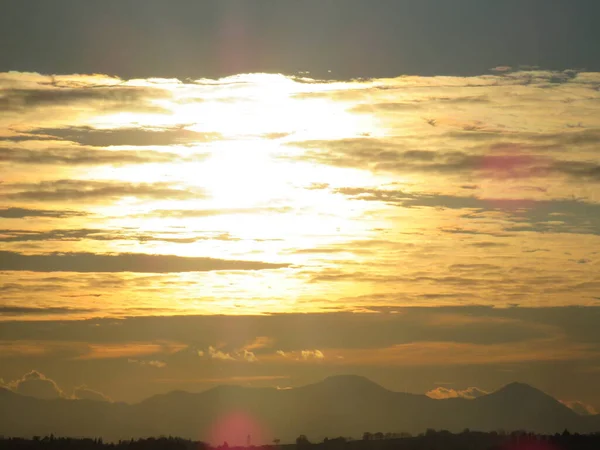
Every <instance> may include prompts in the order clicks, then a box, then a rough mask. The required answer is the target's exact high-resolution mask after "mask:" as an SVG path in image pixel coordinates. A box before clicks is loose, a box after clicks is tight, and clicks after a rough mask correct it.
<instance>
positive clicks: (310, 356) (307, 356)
mask: <svg viewBox="0 0 600 450" xmlns="http://www.w3.org/2000/svg"><path fill="white" fill-rule="evenodd" d="M300 357H301V358H302V359H303V360H304V361H308V360H321V359H325V355H324V354H323V352H322V351H321V350H302V351H301V352H300Z"/></svg>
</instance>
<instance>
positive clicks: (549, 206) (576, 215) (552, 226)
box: [333, 187, 600, 245]
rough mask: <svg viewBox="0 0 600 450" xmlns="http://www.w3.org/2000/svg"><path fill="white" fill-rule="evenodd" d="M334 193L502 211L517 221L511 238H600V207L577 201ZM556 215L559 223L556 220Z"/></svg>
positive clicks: (419, 205) (507, 228)
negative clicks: (547, 234)
mask: <svg viewBox="0 0 600 450" xmlns="http://www.w3.org/2000/svg"><path fill="white" fill-rule="evenodd" d="M333 191H334V192H335V193H338V194H342V195H344V196H347V197H349V198H352V199H354V200H359V201H374V202H381V203H382V204H387V205H393V206H399V207H403V208H423V207H428V208H447V209H454V210H461V209H464V210H471V211H474V212H475V213H484V212H491V211H501V212H503V213H505V214H508V215H509V217H511V218H513V220H514V221H515V224H514V225H506V226H505V227H504V231H505V232H507V233H509V234H510V233H515V232H532V231H537V232H553V233H577V234H596V235H600V204H598V203H593V202H585V201H582V200H578V199H557V200H534V199H527V198H480V197H475V196H456V195H444V194H426V193H412V192H405V191H402V190H388V189H377V188H361V187H357V188H355V187H342V188H336V189H334V190H333ZM557 215H559V216H560V220H556V216H557ZM495 245H498V244H495Z"/></svg>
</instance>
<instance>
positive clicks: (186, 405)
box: [0, 375, 600, 445]
mask: <svg viewBox="0 0 600 450" xmlns="http://www.w3.org/2000/svg"><path fill="white" fill-rule="evenodd" d="M428 428H433V429H436V430H440V429H445V430H449V431H452V432H460V431H462V430H464V429H465V428H469V429H471V430H479V431H493V430H500V429H502V430H506V431H512V430H527V431H532V432H537V433H556V432H562V431H563V430H564V429H568V430H569V431H571V432H579V433H589V432H598V431H600V415H593V416H581V415H579V414H577V413H575V412H574V411H572V410H571V409H569V408H568V407H567V406H565V405H563V404H562V403H561V402H559V401H558V400H556V399H554V398H552V397H551V396H549V395H547V394H545V393H544V392H542V391H540V390H538V389H536V388H534V387H531V386H529V385H526V384H522V383H512V384H509V385H507V386H504V387H503V388H501V389H499V390H497V391H495V392H493V393H490V394H487V395H483V396H481V397H478V398H475V399H464V398H449V399H442V400H437V399H432V398H429V397H427V396H426V395H417V394H408V393H403V392H394V391H390V390H387V389H385V388H383V387H382V386H380V385H378V384H376V383H374V382H372V381H370V380H368V379H366V378H363V377H359V376H354V375H343V376H335V377H330V378H326V379H325V380H323V381H321V382H319V383H315V384H311V385H307V386H302V387H298V388H293V389H276V388H249V387H241V386H219V387H215V388H213V389H210V390H207V391H205V392H201V393H189V392H182V391H175V392H171V393H168V394H163V395H156V396H154V397H151V398H148V399H146V400H144V401H142V402H140V403H136V404H126V403H109V402H100V401H92V400H70V399H53V400H42V399H38V398H34V397H28V396H24V395H20V394H17V393H14V392H12V391H9V390H7V389H0V435H4V436H22V437H31V436H34V435H41V436H43V435H48V434H51V433H53V434H54V435H57V436H73V437H83V436H86V437H103V438H104V439H105V440H111V441H116V440H119V439H130V438H139V437H148V436H160V435H172V436H179V437H184V438H190V439H194V440H203V441H207V442H210V443H213V444H220V443H222V442H223V441H224V440H228V443H229V444H230V445H237V444H248V443H252V444H264V443H270V442H272V441H273V440H274V439H280V440H281V442H284V443H285V442H293V441H294V440H295V439H296V437H297V436H299V435H300V434H304V435H306V436H307V437H308V439H309V440H315V441H317V440H321V439H323V438H324V437H326V436H328V437H337V436H345V437H353V438H361V436H362V434H363V432H366V431H369V432H378V431H381V432H384V433H386V432H409V433H413V434H416V433H421V432H424V431H425V430H426V429H428Z"/></svg>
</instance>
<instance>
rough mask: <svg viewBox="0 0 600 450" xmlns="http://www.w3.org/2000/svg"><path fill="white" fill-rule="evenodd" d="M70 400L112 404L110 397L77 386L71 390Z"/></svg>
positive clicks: (85, 387)
mask: <svg viewBox="0 0 600 450" xmlns="http://www.w3.org/2000/svg"><path fill="white" fill-rule="evenodd" d="M72 398H73V399H74V400H92V401H95V402H112V399H111V398H110V397H107V396H106V395H104V394H103V393H101V392H98V391H95V390H93V389H90V388H89V387H87V386H85V385H84V386H78V387H76V388H75V389H73V395H72Z"/></svg>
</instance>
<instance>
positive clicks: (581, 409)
mask: <svg viewBox="0 0 600 450" xmlns="http://www.w3.org/2000/svg"><path fill="white" fill-rule="evenodd" d="M560 402H561V403H562V404H563V405H565V406H567V407H569V408H571V409H572V410H573V411H575V412H576V413H577V414H579V415H580V416H593V415H595V414H598V412H597V411H596V409H595V408H594V407H593V406H592V405H588V404H587V403H584V402H580V401H577V400H575V401H564V400H561V401H560Z"/></svg>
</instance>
